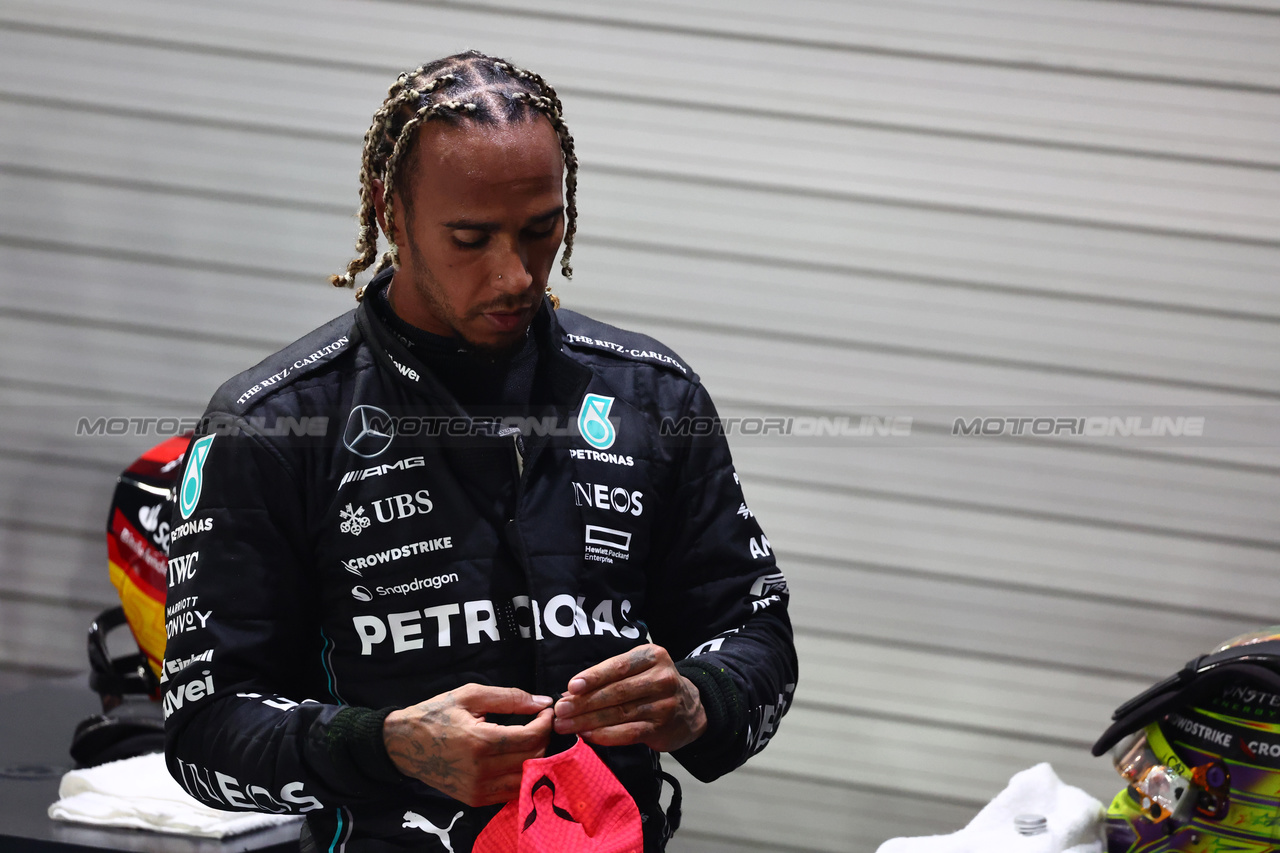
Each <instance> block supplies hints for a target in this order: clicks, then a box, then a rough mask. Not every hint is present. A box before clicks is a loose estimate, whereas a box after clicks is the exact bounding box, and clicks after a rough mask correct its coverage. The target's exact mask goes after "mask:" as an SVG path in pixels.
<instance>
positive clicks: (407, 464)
mask: <svg viewBox="0 0 1280 853" xmlns="http://www.w3.org/2000/svg"><path fill="white" fill-rule="evenodd" d="M426 464H427V461H426V459H424V458H423V457H421V456H409V457H407V458H405V459H401V460H400V461H398V462H388V463H387V464H385V465H374V466H373V467H372V468H361V469H359V470H356V471H348V472H347V473H345V474H343V475H342V481H341V482H340V483H338V488H339V489H341V488H342V487H343V486H345V485H346V484H347V483H355V482H358V481H360V480H365V479H368V478H369V477H381V476H382V475H383V474H385V473H387V472H388V471H407V470H409V469H410V468H421V467H423V466H424V465H426Z"/></svg>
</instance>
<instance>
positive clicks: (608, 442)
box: [578, 394, 618, 450]
mask: <svg viewBox="0 0 1280 853" xmlns="http://www.w3.org/2000/svg"><path fill="white" fill-rule="evenodd" d="M611 408H613V398H612V397H605V396H603V395H601V394H588V395H587V396H585V397H583V398H582V410H581V411H580V412H578V432H580V433H582V437H583V439H584V440H586V442H587V444H589V445H591V446H592V447H594V448H595V449H596V450H608V449H609V448H610V447H613V442H614V439H616V438H617V437H618V433H617V431H616V430H615V429H614V428H613V424H612V423H610V422H609V409H611Z"/></svg>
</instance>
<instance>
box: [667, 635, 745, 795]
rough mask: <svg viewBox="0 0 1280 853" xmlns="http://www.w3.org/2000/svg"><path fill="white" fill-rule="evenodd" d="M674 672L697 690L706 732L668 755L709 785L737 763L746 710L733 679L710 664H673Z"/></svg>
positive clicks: (697, 661) (692, 661)
mask: <svg viewBox="0 0 1280 853" xmlns="http://www.w3.org/2000/svg"><path fill="white" fill-rule="evenodd" d="M676 670H677V671H679V673H680V674H681V675H683V676H684V677H685V678H687V679H689V680H690V681H692V682H693V683H694V685H695V686H696V687H697V688H698V695H699V696H700V697H701V699H702V709H703V711H704V712H705V713H706V715H707V730H706V731H705V732H703V734H702V737H700V738H698V739H697V740H695V741H694V742H693V743H691V744H689V745H688V746H685V747H681V748H680V749H677V750H675V751H674V752H672V753H671V754H672V755H673V756H674V757H675V759H676V760H677V761H679V762H680V763H681V764H682V765H684V768H685V769H686V770H688V771H689V772H690V773H692V774H693V775H694V777H695V778H697V779H698V780H699V781H701V782H710V781H712V780H714V779H717V778H719V777H720V776H723V775H724V774H725V773H728V772H729V771H730V770H733V769H734V768H735V767H737V766H738V764H739V763H740V762H739V760H738V759H739V757H740V756H741V754H742V743H743V741H744V739H745V738H746V730H747V709H746V707H745V706H744V705H743V704H742V696H741V694H740V693H739V691H738V686H737V684H736V683H735V682H734V680H733V678H732V677H731V676H730V675H729V673H728V672H726V671H725V670H724V668H723V667H720V666H716V665H715V663H714V662H711V661H707V662H706V663H704V662H702V661H700V660H697V659H693V660H682V661H678V662H677V663H676Z"/></svg>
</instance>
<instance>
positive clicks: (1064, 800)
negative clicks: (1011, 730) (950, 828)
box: [877, 763, 1106, 853]
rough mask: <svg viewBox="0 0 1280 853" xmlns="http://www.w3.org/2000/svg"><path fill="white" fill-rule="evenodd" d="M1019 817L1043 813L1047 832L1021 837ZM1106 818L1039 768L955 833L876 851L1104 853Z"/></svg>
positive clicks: (901, 841)
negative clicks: (1017, 827) (1103, 827)
mask: <svg viewBox="0 0 1280 853" xmlns="http://www.w3.org/2000/svg"><path fill="white" fill-rule="evenodd" d="M1021 814H1037V815H1043V816H1044V818H1045V819H1046V821H1047V823H1048V832H1046V833H1044V834H1042V835H1033V836H1030V837H1027V836H1022V835H1019V834H1018V831H1017V829H1015V828H1014V823H1013V819H1014V818H1015V817H1017V816H1018V815H1021ZM1105 814H1106V812H1105V810H1104V809H1103V808H1102V803H1100V802H1098V801H1097V800H1095V799H1094V798H1093V797H1091V796H1089V795H1088V794H1086V793H1085V792H1084V791H1081V790H1080V789H1079V788H1073V787H1072V786H1070V785H1064V784H1063V783H1062V780H1061V779H1059V778H1058V775H1057V774H1056V773H1054V772H1053V768H1052V767H1050V766H1049V765H1048V764H1047V763H1046V764H1037V765H1036V766H1035V767H1031V768H1029V769H1027V770H1023V771H1022V772H1021V773H1017V774H1015V775H1014V777H1013V778H1012V779H1010V780H1009V785H1008V787H1007V788H1005V789H1004V790H1003V791H1001V792H1000V793H999V794H997V795H996V797H995V799H994V800H992V801H991V802H989V803H987V805H986V806H985V807H984V808H983V809H982V811H980V812H978V814H977V816H976V817H975V818H974V819H973V820H971V821H969V825H968V826H966V827H965V828H964V829H962V830H960V831H959V832H954V833H952V834H951V835H929V836H924V837H920V838H891V839H889V840H888V841H886V842H885V843H884V844H881V845H880V849H879V850H878V851H877V853H1102V841H1103V836H1102V826H1103V823H1102V822H1103V818H1104V817H1105Z"/></svg>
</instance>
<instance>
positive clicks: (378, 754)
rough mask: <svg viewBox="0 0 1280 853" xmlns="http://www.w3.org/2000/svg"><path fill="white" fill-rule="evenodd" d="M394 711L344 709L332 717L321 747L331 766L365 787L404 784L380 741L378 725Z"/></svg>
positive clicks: (379, 727) (382, 742)
mask: <svg viewBox="0 0 1280 853" xmlns="http://www.w3.org/2000/svg"><path fill="white" fill-rule="evenodd" d="M394 710H396V709H395V708H394V707H392V708H382V709H381V710H377V711H375V710H373V709H372V708H354V707H346V708H343V709H342V710H341V711H339V712H338V713H337V714H336V715H334V718H333V720H332V721H331V722H330V723H329V728H328V731H326V732H325V745H326V746H327V747H328V751H329V758H330V760H331V761H332V762H333V764H334V766H335V767H337V768H338V770H339V772H341V773H343V774H345V775H346V776H347V778H348V779H350V780H352V781H353V782H355V781H356V780H360V781H363V782H365V783H367V786H368V787H369V788H374V787H381V786H384V785H387V784H392V783H399V782H403V781H404V779H405V777H404V774H402V773H401V772H400V771H399V770H397V769H396V766H395V764H394V763H393V762H392V761H391V756H390V755H388V754H387V745H386V742H385V741H384V740H383V739H382V725H383V723H384V722H385V721H386V719H387V715H388V714H390V713H391V712H392V711H394ZM359 787H365V785H361V786H359Z"/></svg>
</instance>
